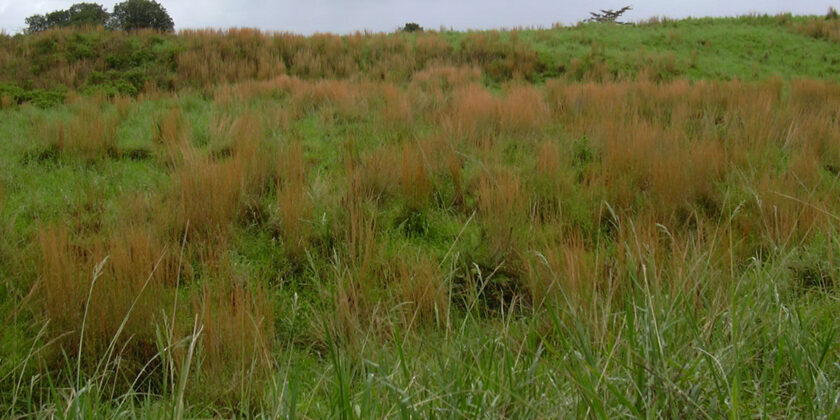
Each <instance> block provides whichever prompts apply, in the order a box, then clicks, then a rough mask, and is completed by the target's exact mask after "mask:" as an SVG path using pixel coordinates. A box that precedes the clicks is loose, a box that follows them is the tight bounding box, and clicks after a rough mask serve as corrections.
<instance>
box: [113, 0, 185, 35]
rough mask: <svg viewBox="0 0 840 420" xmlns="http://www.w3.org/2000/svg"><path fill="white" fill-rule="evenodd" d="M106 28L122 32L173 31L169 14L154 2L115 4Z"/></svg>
mask: <svg viewBox="0 0 840 420" xmlns="http://www.w3.org/2000/svg"><path fill="white" fill-rule="evenodd" d="M108 26H109V27H111V28H114V29H122V30H124V31H130V30H134V29H156V30H159V31H172V30H174V29H175V24H174V23H173V22H172V18H171V17H170V16H169V13H167V12H166V9H165V8H164V7H163V6H161V4H160V3H158V2H156V1H154V0H126V1H124V2H122V3H118V4H116V5H115V6H114V12H113V13H112V14H111V19H110V20H109V22H108Z"/></svg>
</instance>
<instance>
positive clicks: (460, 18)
mask: <svg viewBox="0 0 840 420" xmlns="http://www.w3.org/2000/svg"><path fill="white" fill-rule="evenodd" d="M81 1H88V2H96V0H76V1H72V0H71V1H62V0H0V30H3V31H5V32H6V33H10V34H11V33H15V32H18V31H20V30H21V29H22V28H23V27H24V26H25V25H24V19H25V18H26V17H27V16H31V15H33V14H43V13H47V12H50V11H53V10H57V9H66V8H68V7H69V6H70V5H71V4H73V3H77V2H81ZM159 2H160V3H161V4H163V6H164V7H166V9H167V10H168V11H169V14H170V15H171V16H172V19H173V20H174V21H175V27H176V29H186V28H207V27H213V28H229V27H252V28H260V29H265V30H273V31H290V32H298V33H304V34H311V33H313V32H335V33H348V32H353V31H355V30H365V29H367V30H371V31H392V30H394V29H395V28H397V27H399V26H401V25H402V24H404V23H405V22H417V23H419V24H420V25H421V26H424V27H426V28H432V29H439V28H440V27H441V26H445V27H447V28H454V29H488V28H503V27H507V28H510V27H516V26H544V27H549V26H551V24H552V23H555V22H562V23H564V24H573V23H575V22H577V21H579V20H582V19H583V18H585V17H587V16H588V12H589V11H592V10H595V9H605V8H610V9H617V8H620V7H622V6H624V5H627V4H632V5H633V11H631V12H628V13H627V14H626V15H625V16H626V20H629V21H636V20H641V19H645V18H648V17H651V16H668V17H673V18H678V17H686V16H733V15H741V14H746V13H751V12H759V13H768V14H776V13H780V12H792V13H794V14H824V13H825V12H826V10H828V7H829V6H831V5H834V6H835V7H838V6H840V0H705V1H680V0H597V1H572V0H239V1H235V0H200V1H196V0H159ZM99 3H100V4H102V5H104V6H105V7H106V8H107V9H108V10H109V11H111V10H113V6H114V4H115V3H117V2H116V1H101V2H99Z"/></svg>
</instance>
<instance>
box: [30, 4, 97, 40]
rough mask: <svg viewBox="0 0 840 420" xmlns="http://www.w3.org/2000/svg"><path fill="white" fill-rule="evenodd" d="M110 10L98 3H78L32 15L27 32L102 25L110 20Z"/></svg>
mask: <svg viewBox="0 0 840 420" xmlns="http://www.w3.org/2000/svg"><path fill="white" fill-rule="evenodd" d="M109 16H110V15H109V14H108V11H107V10H105V8H104V7H102V5H100V4H96V3H76V4H74V5H72V6H70V8H69V9H67V10H56V11H54V12H50V13H47V14H46V15H32V16H30V17H28V18H26V20H25V21H24V22H26V25H27V28H26V30H25V31H26V32H27V33H33V32H41V31H46V30H47V29H52V28H63V27H68V26H102V25H105V23H106V22H107V21H108V17H109Z"/></svg>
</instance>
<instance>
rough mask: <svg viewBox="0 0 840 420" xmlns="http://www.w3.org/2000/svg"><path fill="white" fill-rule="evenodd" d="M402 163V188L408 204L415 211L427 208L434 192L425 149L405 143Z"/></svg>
mask: <svg viewBox="0 0 840 420" xmlns="http://www.w3.org/2000/svg"><path fill="white" fill-rule="evenodd" d="M400 163H401V165H400V175H401V176H400V188H401V189H402V195H403V197H404V198H405V200H406V204H407V205H408V207H409V208H410V209H412V210H414V211H419V210H422V209H424V208H426V206H428V204H429V200H430V198H431V194H432V183H431V180H430V179H429V174H428V170H427V169H426V156H425V154H424V153H423V150H422V149H420V148H419V147H417V146H412V145H409V144H408V143H405V144H403V151H402V159H401V160H400Z"/></svg>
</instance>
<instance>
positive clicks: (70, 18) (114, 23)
mask: <svg viewBox="0 0 840 420" xmlns="http://www.w3.org/2000/svg"><path fill="white" fill-rule="evenodd" d="M25 22H26V26H27V28H26V30H25V31H26V32H27V33H34V32H41V31H46V30H47V29H53V28H63V27H68V26H106V27H108V28H111V29H120V30H125V31H130V30H134V29H156V30H159V31H172V30H174V29H175V24H174V23H173V22H172V18H171V17H170V16H169V13H167V12H166V9H165V8H164V7H163V6H162V5H161V4H160V3H158V2H156V1H153V0H126V1H124V2H122V3H118V4H117V5H115V6H114V12H113V13H108V10H106V9H105V8H104V7H103V6H102V5H100V4H97V3H76V4H74V5H72V6H70V8H69V9H66V10H56V11H53V12H50V13H47V14H43V15H32V16H30V17H28V18H26V20H25Z"/></svg>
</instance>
